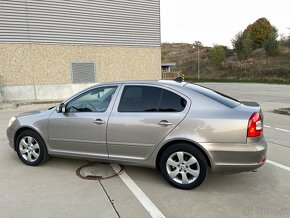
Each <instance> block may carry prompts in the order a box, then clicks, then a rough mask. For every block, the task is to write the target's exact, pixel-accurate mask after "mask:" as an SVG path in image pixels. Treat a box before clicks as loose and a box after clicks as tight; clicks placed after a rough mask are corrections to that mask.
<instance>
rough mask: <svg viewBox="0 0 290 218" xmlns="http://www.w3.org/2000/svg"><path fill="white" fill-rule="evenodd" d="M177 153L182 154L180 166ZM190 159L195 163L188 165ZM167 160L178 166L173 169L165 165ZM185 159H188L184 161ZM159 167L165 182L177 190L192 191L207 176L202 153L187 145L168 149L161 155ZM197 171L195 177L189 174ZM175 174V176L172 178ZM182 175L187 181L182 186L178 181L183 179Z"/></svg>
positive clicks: (174, 145)
mask: <svg viewBox="0 0 290 218" xmlns="http://www.w3.org/2000/svg"><path fill="white" fill-rule="evenodd" d="M177 152H180V153H178V154H183V155H182V156H183V158H182V160H183V159H184V161H182V162H183V163H182V164H180V163H179V162H180V161H179V160H178V159H179V158H178V155H177ZM192 157H194V158H195V160H194V158H193V159H192V160H194V161H197V162H196V163H193V164H190V163H189V162H187V161H188V160H189V159H191V158H192ZM169 158H170V161H171V160H173V159H175V160H174V161H177V162H174V164H176V163H178V165H177V166H175V167H174V166H173V165H170V164H169V165H167V160H168V159H169ZM176 158H178V159H176ZM186 158H188V159H187V160H186ZM170 163H172V162H170ZM189 164H190V165H189ZM159 167H160V171H161V173H162V175H163V177H164V178H165V180H166V181H167V182H168V183H169V184H171V185H172V186H174V187H176V188H179V189H193V188H196V187H198V186H199V185H200V184H201V183H202V182H203V181H204V179H205V177H206V174H207V162H206V159H205V157H204V155H203V153H202V152H201V151H200V150H198V149H197V148H196V147H195V146H194V145H192V144H189V143H176V144H173V145H171V146H170V147H168V148H167V149H166V150H165V151H164V152H163V153H162V155H161V158H160V162H159ZM176 170H177V171H176ZM192 170H194V171H192ZM168 171H169V172H171V173H172V175H173V177H174V178H171V177H170V175H169V172H168ZM198 171H199V173H198V175H196V176H193V174H190V173H191V172H195V173H196V172H198ZM176 173H177V175H176V176H174V175H175V174H176ZM182 174H185V177H186V178H187V180H185V181H186V182H188V183H187V184H186V182H185V183H184V184H182V183H183V181H180V180H182V179H183V176H184V175H182Z"/></svg>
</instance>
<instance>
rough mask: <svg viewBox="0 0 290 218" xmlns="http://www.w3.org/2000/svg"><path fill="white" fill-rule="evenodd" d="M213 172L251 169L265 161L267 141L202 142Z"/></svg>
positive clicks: (234, 171)
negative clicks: (243, 142) (240, 142)
mask: <svg viewBox="0 0 290 218" xmlns="http://www.w3.org/2000/svg"><path fill="white" fill-rule="evenodd" d="M202 146H203V147H204V148H205V149H206V150H207V152H208V154H209V156H210V161H211V169H212V171H213V172H220V173H238V172H246V171H253V170H255V169H257V168H259V167H261V166H262V165H263V164H264V163H265V161H266V152H267V142H266V141H265V140H261V141H258V142H254V143H245V144H238V143H224V144H221V143H204V144H202Z"/></svg>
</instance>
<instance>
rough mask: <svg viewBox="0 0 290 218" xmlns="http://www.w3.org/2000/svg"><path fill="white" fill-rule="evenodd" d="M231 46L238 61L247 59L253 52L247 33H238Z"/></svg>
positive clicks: (252, 45)
mask: <svg viewBox="0 0 290 218" xmlns="http://www.w3.org/2000/svg"><path fill="white" fill-rule="evenodd" d="M232 44H233V47H234V49H235V51H236V53H237V56H238V58H239V59H240V60H244V59H247V58H249V57H250V56H251V54H252V52H253V50H254V48H253V47H254V43H253V41H252V39H251V38H250V35H249V33H248V32H247V31H244V32H239V33H238V34H237V35H236V36H235V39H233V40H232Z"/></svg>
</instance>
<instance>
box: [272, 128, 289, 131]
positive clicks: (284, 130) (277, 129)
mask: <svg viewBox="0 0 290 218" xmlns="http://www.w3.org/2000/svg"><path fill="white" fill-rule="evenodd" d="M275 129H276V130H280V131H283V132H290V130H287V129H280V128H275Z"/></svg>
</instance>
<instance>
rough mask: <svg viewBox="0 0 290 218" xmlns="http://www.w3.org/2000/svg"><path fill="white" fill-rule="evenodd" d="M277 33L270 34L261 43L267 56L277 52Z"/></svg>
mask: <svg viewBox="0 0 290 218" xmlns="http://www.w3.org/2000/svg"><path fill="white" fill-rule="evenodd" d="M277 37H278V35H277V34H271V35H270V36H269V37H268V38H267V39H266V40H265V41H264V43H263V47H264V49H265V51H266V54H267V55H268V56H274V55H278V54H279V42H278V40H277Z"/></svg>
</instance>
